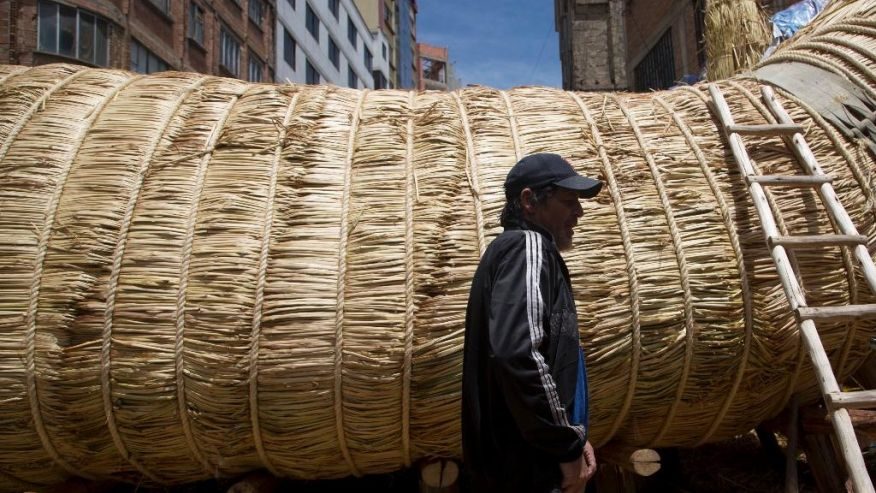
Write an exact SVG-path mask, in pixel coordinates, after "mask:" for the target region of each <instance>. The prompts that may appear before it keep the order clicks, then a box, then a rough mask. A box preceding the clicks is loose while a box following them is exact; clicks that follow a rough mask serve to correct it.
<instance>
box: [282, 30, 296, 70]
mask: <svg viewBox="0 0 876 493" xmlns="http://www.w3.org/2000/svg"><path fill="white" fill-rule="evenodd" d="M283 60H285V61H286V63H287V64H288V65H289V66H290V67H292V70H295V39H294V38H293V37H292V35H291V34H289V31H287V30H286V29H285V28H283Z"/></svg>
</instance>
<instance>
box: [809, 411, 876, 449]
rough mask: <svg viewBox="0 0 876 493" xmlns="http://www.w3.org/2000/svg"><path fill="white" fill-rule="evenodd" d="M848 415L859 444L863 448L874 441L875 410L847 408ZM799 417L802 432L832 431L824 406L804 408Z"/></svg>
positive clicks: (818, 433)
mask: <svg viewBox="0 0 876 493" xmlns="http://www.w3.org/2000/svg"><path fill="white" fill-rule="evenodd" d="M849 417H850V418H851V420H852V426H853V427H854V429H855V437H856V438H857V440H858V444H859V446H861V447H862V448H863V447H866V446H869V445H870V443H872V442H874V441H876V411H870V410H864V409H849ZM800 419H801V426H802V427H803V433H804V434H807V435H830V434H832V433H833V426H831V424H830V421H829V420H828V418H827V412H826V411H825V410H824V408H821V407H809V408H806V409H804V410H802V412H801V416H800Z"/></svg>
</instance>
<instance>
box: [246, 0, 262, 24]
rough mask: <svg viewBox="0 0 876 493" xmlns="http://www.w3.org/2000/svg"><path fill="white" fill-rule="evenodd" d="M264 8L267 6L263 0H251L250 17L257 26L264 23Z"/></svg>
mask: <svg viewBox="0 0 876 493" xmlns="http://www.w3.org/2000/svg"><path fill="white" fill-rule="evenodd" d="M264 10H265V6H264V4H263V3H262V0H249V19H250V20H251V21H253V22H254V23H255V24H256V25H257V26H261V25H262V14H263V13H264Z"/></svg>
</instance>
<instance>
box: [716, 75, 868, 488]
mask: <svg viewBox="0 0 876 493" xmlns="http://www.w3.org/2000/svg"><path fill="white" fill-rule="evenodd" d="M708 89H709V94H710V95H711V96H712V102H713V106H714V110H715V112H716V113H717V114H718V119H719V120H720V122H721V126H722V129H723V130H724V132H725V134H726V136H727V140H728V142H729V143H730V148H731V150H732V151H733V156H734V158H735V160H736V164H737V165H738V166H739V169H740V171H741V172H742V174H743V176H744V177H745V179H746V183H747V185H748V191H749V193H750V195H751V198H752V201H753V202H754V205H755V208H756V209H757V213H758V216H759V217H760V221H761V225H762V226H763V230H764V239H765V240H766V242H767V246H768V248H769V250H770V255H771V256H772V258H773V261H774V263H775V265H776V270H777V272H778V274H779V279H780V280H781V281H782V287H783V288H784V291H785V295H786V296H787V299H788V303H789V305H790V306H791V309H792V311H793V312H794V313H795V316H796V317H797V322H798V327H799V329H800V334H801V337H802V339H803V344H804V346H805V347H806V350H807V353H808V354H809V358H810V359H811V361H812V365H813V368H814V370H815V374H816V376H817V378H818V387H819V390H820V391H821V394H822V398H823V399H824V401H825V403H826V405H827V407H828V414H829V415H830V420H831V422H832V424H833V429H834V432H835V435H836V439H837V442H838V443H837V444H838V446H839V448H840V451H841V453H842V456H843V458H844V459H845V463H846V470H847V472H848V474H849V479H850V480H851V483H852V485H853V487H854V489H855V491H856V492H858V493H868V492H874V489H873V483H872V480H871V479H870V476H869V475H868V473H867V468H866V465H865V464H864V457H863V455H862V453H861V449H860V447H859V445H858V442H857V439H856V437H855V430H854V427H853V426H852V421H851V418H850V416H849V412H848V409H846V407H854V406H855V405H864V404H866V401H872V400H873V399H874V398H876V396H874V393H873V392H869V391H868V392H860V393H844V392H842V391H841V389H840V387H839V384H838V383H837V380H836V376H835V375H834V373H833V369H832V368H831V365H830V360H829V359H828V357H827V353H826V352H825V351H824V345H823V344H822V342H821V337H820V336H819V334H818V329H817V328H816V325H815V320H814V318H823V319H829V318H831V317H833V318H837V317H839V318H844V317H849V316H852V317H857V316H863V315H869V314H871V312H874V310H873V308H874V306H873V305H857V306H847V307H812V308H810V307H808V306H807V303H806V297H805V294H804V293H803V290H802V286H801V285H800V281H799V280H798V278H797V272H796V270H795V268H794V265H793V264H792V263H791V262H790V259H789V257H788V254H787V251H786V249H785V247H784V245H783V243H785V244H789V245H792V246H794V245H797V246H803V245H806V246H813V245H815V246H817V245H823V244H844V245H849V244H852V245H855V246H854V251H855V257H856V258H857V259H858V261H859V264H860V265H861V269H862V271H863V272H864V276H865V278H866V279H867V283H868V285H869V286H870V289H871V290H872V291H873V292H874V293H876V266H874V264H873V260H872V258H871V257H870V255H869V252H868V251H867V247H866V243H867V238H866V237H863V236H861V235H859V234H858V232H857V229H856V228H855V226H854V224H853V223H852V221H851V218H850V217H849V215H848V213H847V212H846V210H845V208H844V207H843V206H842V203H841V202H840V201H839V198H838V197H837V195H836V192H835V191H834V189H833V186H832V185H831V183H830V179H829V177H827V175H825V174H824V172H823V171H822V169H821V167H820V166H819V164H818V161H817V160H816V159H815V155H814V154H813V153H812V150H811V149H810V148H809V145H808V144H807V143H806V140H805V139H804V137H803V133H802V127H799V126H796V124H794V122H793V121H792V120H791V117H790V116H788V114H787V112H786V111H785V110H784V108H782V106H781V104H779V102H778V101H777V100H776V98H775V94H774V92H773V91H772V89H771V88H769V87H766V86H764V87H762V88H761V93H762V96H763V99H764V101H765V102H766V104H767V107H768V108H769V110H770V112H771V113H772V114H773V115H774V116H775V117H776V120H777V121H778V122H779V124H778V125H773V126H772V129H773V130H775V131H774V132H769V129H770V127H771V126H770V125H758V126H740V125H735V122H734V121H733V116H732V115H731V113H730V107H729V106H728V105H727V102H726V101H725V100H724V96H723V94H721V91H720V90H719V89H718V87H717V86H716V85H715V84H709V86H708ZM752 128H756V130H757V131H756V132H751V131H750V130H751V129H752ZM791 129H796V130H795V131H790V130H791ZM739 130H748V131H749V133H755V134H758V135H764V134H767V133H770V134H771V135H778V136H782V138H783V139H784V140H785V142H786V144H787V145H788V147H791V149H792V152H793V153H794V155H795V157H796V158H797V161H798V163H800V166H801V167H803V169H804V170H805V171H806V173H807V174H806V175H802V176H812V177H827V179H824V180H823V182H822V183H820V184H817V183H813V182H815V181H816V179H814V178H813V179H805V178H804V179H800V177H794V178H789V180H788V181H789V182H795V180H796V182H795V183H796V184H798V185H801V186H812V185H813V184H815V185H817V188H816V189H817V190H818V192H819V196H820V197H821V199H822V203H824V204H825V209H826V210H827V213H828V215H829V217H830V218H831V220H832V221H833V224H834V226H835V228H836V229H838V230H839V233H841V234H834V235H818V236H812V237H802V238H801V237H797V238H796V239H795V238H794V237H788V236H785V237H782V236H781V235H779V232H778V229H777V227H776V219H775V216H774V214H775V213H774V211H773V209H772V207H770V204H769V202H768V200H767V196H766V194H765V193H764V189H763V187H762V186H761V183H764V184H767V185H772V184H777V183H779V182H780V179H776V178H773V177H769V178H767V179H763V178H761V179H757V178H754V177H756V176H758V175H757V172H756V170H755V169H754V166H753V165H752V163H751V158H750V157H749V155H748V151H747V150H746V148H745V144H744V142H743V141H742V138H741V136H740V135H739V133H738V131H739ZM789 135H790V137H789ZM789 141H790V143H789ZM752 178H754V179H752ZM840 240H841V241H840Z"/></svg>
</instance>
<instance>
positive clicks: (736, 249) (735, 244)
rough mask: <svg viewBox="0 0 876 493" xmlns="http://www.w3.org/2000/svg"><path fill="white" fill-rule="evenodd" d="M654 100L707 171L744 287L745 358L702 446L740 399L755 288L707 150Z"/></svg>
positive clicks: (694, 91)
mask: <svg viewBox="0 0 876 493" xmlns="http://www.w3.org/2000/svg"><path fill="white" fill-rule="evenodd" d="M681 90H683V91H686V92H689V93H691V94H693V95H694V96H696V97H697V98H699V99H700V100H701V101H702V103H703V104H704V105H706V104H707V103H708V100H707V99H706V97H705V95H704V94H703V93H702V91H700V90H698V89H695V88H692V87H682V88H681ZM654 100H655V101H657V103H658V104H660V106H661V107H663V109H664V110H666V112H667V113H668V114H671V115H672V120H673V122H674V123H675V125H676V126H678V128H679V130H681V132H682V133H683V134H684V137H685V139H687V142H688V143H689V145H690V148H691V150H692V151H693V152H694V155H695V156H696V158H697V162H698V163H699V165H700V169H702V171H703V176H705V177H706V180H707V181H708V183H709V188H710V189H711V190H712V194H713V196H714V197H715V200H716V201H717V202H718V206H719V210H720V213H721V219H723V221H724V227H725V228H727V237H728V239H729V240H730V245H731V246H732V248H733V254H734V257H735V259H736V268H737V269H738V270H739V279H740V282H741V284H742V302H743V308H744V313H745V315H744V319H745V339H744V342H743V345H742V354H741V355H740V357H739V365H738V368H737V371H736V376H735V377H734V379H733V384H732V385H731V387H730V392H729V393H728V394H727V397H726V398H725V399H724V402H723V404H721V408H720V410H719V411H718V413H717V414H716V415H715V418H714V419H713V420H712V424H711V425H709V427H708V428H707V429H706V432H705V433H704V434H703V437H702V438H700V440H699V441H698V442H697V445H700V444H703V443H706V442H708V440H709V439H710V438H711V437H712V435H714V433H715V431H716V430H717V429H718V426H719V425H720V424H721V422H722V421H723V420H724V417H725V416H726V415H727V412H728V410H729V409H730V406H731V404H732V403H733V399H734V398H735V397H736V394H737V393H738V391H739V385H740V383H742V377H743V376H744V375H745V369H746V367H747V365H748V358H749V354H750V349H751V337H752V330H753V326H754V315H753V301H752V294H751V287H750V285H749V281H748V272H747V270H746V268H745V260H744V258H743V253H742V245H741V242H740V240H739V232H738V231H737V228H736V225H735V223H734V222H733V217H732V215H731V213H730V207H729V206H728V205H727V202H726V201H725V200H724V195H723V194H722V193H721V190H720V188H719V185H718V182H717V180H716V178H715V174H714V173H712V171H711V169H709V165H708V162H707V161H706V157H705V155H704V154H703V150H702V148H700V146H699V144H698V143H697V141H696V138H695V137H694V135H693V133H692V132H691V129H690V127H689V126H688V125H687V124H686V123H685V122H684V121H683V120H682V119H681V118H680V117H679V116H678V114H677V113H675V112H674V111H672V109H671V107H670V106H669V104H668V103H667V102H666V101H665V100H664V99H663V98H662V97H660V96H657V97H655V98H654Z"/></svg>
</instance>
